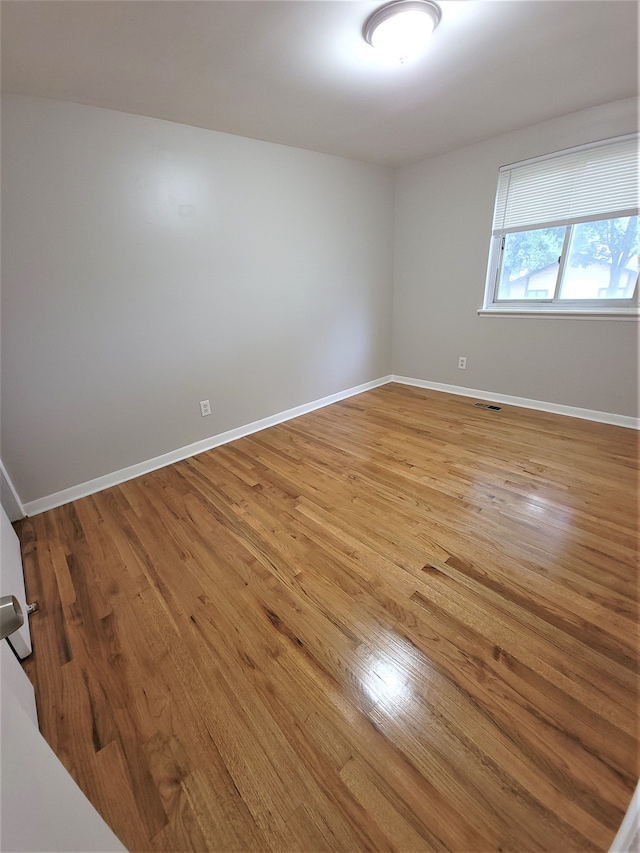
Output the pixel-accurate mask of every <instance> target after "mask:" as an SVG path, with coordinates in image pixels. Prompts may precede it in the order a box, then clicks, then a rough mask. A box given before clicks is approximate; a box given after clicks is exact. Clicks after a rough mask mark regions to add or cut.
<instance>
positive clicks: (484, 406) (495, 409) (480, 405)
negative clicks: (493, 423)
mask: <svg viewBox="0 0 640 853" xmlns="http://www.w3.org/2000/svg"><path fill="white" fill-rule="evenodd" d="M473 405H474V406H475V407H476V408H477V409H489V411H490V412H499V411H501V409H502V406H492V405H491V404H490V403H474V404H473Z"/></svg>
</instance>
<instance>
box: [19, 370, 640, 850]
mask: <svg viewBox="0 0 640 853" xmlns="http://www.w3.org/2000/svg"><path fill="white" fill-rule="evenodd" d="M636 463H637V435H636V433H634V432H633V431H632V430H626V429H622V428H619V427H612V426H607V425H603V424H595V423H590V422H587V421H579V420H575V419H570V418H566V417H561V416H556V415H550V414H545V413H541V412H534V411H527V410H523V409H516V408H511V407H506V408H503V410H502V411H500V412H490V411H484V410H481V409H477V408H474V407H473V400H470V399H467V398H462V397H455V396H451V395H447V394H441V393H437V392H432V391H424V390H419V389H415V388H408V387H403V386H399V385H387V386H384V387H381V388H378V389H376V390H374V391H369V392H366V393H364V394H361V395H359V396H357V397H353V398H351V399H348V400H346V401H343V402H341V403H336V404H335V405H332V406H330V407H327V408H324V409H320V410H318V411H316V412H314V413H311V414H308V415H304V416H303V417H300V418H298V419H296V420H294V421H289V422H288V423H285V424H282V425H280V426H276V427H272V428H270V429H268V430H265V431H263V432H261V433H258V434H255V435H252V436H249V437H247V438H243V439H240V440H239V441H236V442H234V443H233V444H229V445H226V446H223V447H219V448H217V449H215V450H212V451H209V452H207V453H203V454H201V455H199V456H197V457H194V458H192V459H187V460H185V461H183V462H180V463H178V464H176V465H172V466H171V467H168V468H163V469H161V470H159V471H156V472H154V473H152V474H149V475H146V476H143V477H140V478H138V479H136V480H132V481H130V482H127V483H124V484H122V485H121V486H118V487H115V488H111V489H107V490H106V491H103V492H101V493H99V494H96V495H93V496H91V497H88V498H84V499H83V500H79V501H75V502H74V503H73V504H69V505H67V506H64V507H61V508H59V509H56V510H52V511H50V512H47V513H44V514H42V515H40V516H36V517H34V518H31V519H28V520H26V521H25V522H23V523H22V525H21V527H20V530H19V532H20V535H21V540H22V544H23V552H24V561H25V572H26V581H27V590H28V594H29V597H30V599H31V600H34V599H35V600H37V601H38V602H39V604H40V608H41V609H40V612H38V613H36V614H35V615H34V616H33V617H32V622H31V624H32V633H33V639H34V647H35V652H34V655H33V657H32V659H31V661H30V662H29V663H28V665H27V669H28V672H29V674H30V677H31V678H32V680H33V681H34V684H35V686H36V696H37V703H38V711H39V716H40V723H41V728H42V731H43V734H44V735H45V737H46V738H47V740H48V741H49V743H50V744H51V746H52V747H53V748H54V750H55V751H56V752H57V754H58V755H59V756H60V758H61V759H62V761H63V762H64V764H65V765H66V766H67V768H68V769H69V771H70V772H71V773H72V775H73V776H74V777H75V779H76V780H77V781H78V783H79V784H80V786H81V787H82V788H83V789H84V791H85V792H86V794H87V796H88V797H89V799H90V800H91V801H92V802H93V803H94V804H95V806H96V807H97V808H98V810H99V811H100V812H101V814H102V815H103V816H104V817H105V819H106V820H107V822H108V823H109V824H110V825H111V826H112V827H113V829H114V831H115V832H116V834H117V835H118V836H119V837H120V838H121V840H122V841H123V843H124V844H125V845H126V846H127V847H128V848H129V849H130V850H132V851H134V850H136V851H137V850H158V851H182V850H185V851H186V850H208V851H231V850H235V851H291V853H296V852H297V853H303V851H328V850H340V851H365V850H380V851H392V850H395V851H404V852H405V853H409V852H410V851H411V853H414V851H421V850H438V851H439V850H451V851H460V852H462V851H505V852H506V851H529V850H543V851H554V853H565V852H566V851H592V850H607V849H608V847H609V845H610V843H611V841H612V840H613V837H614V835H615V833H616V830H617V828H618V826H619V824H620V822H621V820H622V818H623V815H624V812H625V809H626V808H627V805H628V803H629V800H630V798H631V794H632V792H633V788H634V787H635V783H636V779H637V775H638V744H637V740H636V737H637V698H638V697H637V680H636V673H637V658H636V655H637V635H636V625H637V610H636V606H637V602H636V580H637V578H636V554H637V528H636V523H637V520H636V515H637V464H636Z"/></svg>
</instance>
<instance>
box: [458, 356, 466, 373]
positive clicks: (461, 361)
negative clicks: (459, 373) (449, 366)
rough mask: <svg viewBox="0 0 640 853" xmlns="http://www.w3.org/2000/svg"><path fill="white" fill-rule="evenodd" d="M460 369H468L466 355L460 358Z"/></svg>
mask: <svg viewBox="0 0 640 853" xmlns="http://www.w3.org/2000/svg"><path fill="white" fill-rule="evenodd" d="M458 367H459V368H460V370H466V369H467V357H466V355H461V356H458Z"/></svg>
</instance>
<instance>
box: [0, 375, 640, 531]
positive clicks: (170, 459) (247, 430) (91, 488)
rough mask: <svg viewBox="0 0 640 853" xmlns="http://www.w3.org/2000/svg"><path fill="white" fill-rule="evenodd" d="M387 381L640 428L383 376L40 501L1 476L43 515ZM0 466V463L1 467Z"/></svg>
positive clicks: (553, 406) (590, 413)
mask: <svg viewBox="0 0 640 853" xmlns="http://www.w3.org/2000/svg"><path fill="white" fill-rule="evenodd" d="M388 382H398V383H400V384H402V385H414V386H416V387H418V388H428V389H430V390H432V391H444V392H445V393H447V394H459V395H461V396H463V397H477V398H478V399H480V400H489V401H491V402H493V403H504V404H505V405H511V406H520V407H522V408H525V409H538V410H539V411H543V412H552V413H554V414H558V415H568V416H570V417H574V418H583V419H585V420H590V421H597V422H599V423H605V424H613V425H614V426H623V427H629V428H631V429H640V419H639V418H632V417H628V416H626V415H616V414H612V413H610V412H597V411H594V410H591V409H579V408H577V407H575V406H561V405H558V404H557V403H546V402H544V401H542V400H529V399H528V398H526V397H511V396H508V395H506V394H495V393H494V392H492V391H480V390H478V389H476V388H464V387H461V386H459V385H444V384H442V383H440V382H429V381H427V380H425V379H412V378H411V377H408V376H395V375H393V376H383V377H381V378H380V379H374V380H373V381H372V382H365V383H364V384H363V385H357V386H355V387H353V388H348V389H347V390H345V391H340V392H338V393H337V394H331V395H330V396H328V397H322V398H321V399H319V400H313V401H312V402H311V403H305V404H304V405H302V406H297V407H296V408H294V409H288V410H287V411H285V412H280V413H278V414H276V415H271V416H270V417H268V418H262V420H259V421H254V422H253V423H250V424H246V425H245V426H241V427H238V428H236V429H232V430H228V431H227V432H223V433H219V434H218V435H214V436H211V437H210V438H205V439H203V440H202V441H197V442H195V443H194V444H189V445H187V446H185V447H179V448H178V449H177V450H172V451H170V452H169V453H164V454H163V455H162V456H156V457H154V458H153V459H147V460H146V461H144V462H139V463H137V464H136V465H130V466H129V467H128V468H121V469H120V470H119V471H114V472H113V473H111V474H105V475H104V476H103V477H96V478H95V479H94V480H88V481H87V482H85V483H80V484H79V485H77V486H72V487H71V488H69V489H63V490H62V491H60V492H55V493H54V494H52V495H47V496H45V497H43V498H38V499H37V500H35V501H28V502H27V503H25V504H22V503H21V501H20V498H19V497H18V495H17V493H16V491H15V489H14V488H13V484H12V483H11V480H10V479H9V478H8V477H7V475H6V471H4V468H2V471H3V473H4V476H5V477H7V482H8V483H9V486H10V488H11V490H12V492H13V494H14V496H15V498H16V501H17V503H18V505H19V507H20V508H21V510H22V512H23V515H25V516H31V515H38V514H39V513H41V512H46V510H48V509H54V508H55V507H57V506H62V505H63V504H66V503H70V502H71V501H75V500H78V499H79V498H85V497H87V496H88V495H93V494H95V493H96V492H100V491H102V489H108V488H109V487H110V486H117V485H118V484H119V483H124V482H126V481H127V480H132V479H133V478H134V477H140V476H141V475H143V474H148V473H150V472H151V471H155V470H157V469H158V468H164V467H165V465H172V464H173V463H174V462H180V461H181V460H182V459H188V458H189V457H190V456H195V455H196V454H198V453H203V452H204V451H205V450H212V449H213V448H214V447H219V446H220V445H221V444H227V443H228V442H230V441H235V440H236V439H238V438H242V437H243V436H245V435H251V434H252V433H254V432H259V431H260V430H262V429H266V428H267V427H270V426H275V425H276V424H280V423H283V422H284V421H288V420H291V419H292V418H297V417H299V416H300V415H304V414H307V413H308V412H313V411H314V410H315V409H320V408H322V407H323V406H329V405H331V403H337V402H338V401H340V400H345V399H347V398H348V397H353V396H355V395H356V394H361V393H362V392H363V391H370V390H371V389H372V388H378V387H379V386H380V385H386V384H387V383H388ZM1 464H2V463H1V462H0V465H1Z"/></svg>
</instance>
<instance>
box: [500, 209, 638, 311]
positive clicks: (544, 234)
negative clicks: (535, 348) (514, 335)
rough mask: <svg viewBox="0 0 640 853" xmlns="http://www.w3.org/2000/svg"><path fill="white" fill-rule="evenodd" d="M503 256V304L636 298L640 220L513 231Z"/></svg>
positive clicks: (506, 239) (625, 218) (504, 240)
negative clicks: (519, 301) (510, 301)
mask: <svg viewBox="0 0 640 853" xmlns="http://www.w3.org/2000/svg"><path fill="white" fill-rule="evenodd" d="M501 253H502V257H501V260H500V274H499V281H498V291H497V299H498V300H521V299H535V300H553V299H558V300H582V299H589V300H592V299H631V298H632V297H633V295H634V291H635V287H636V282H637V279H638V217H637V216H623V217H618V218H616V219H599V220H596V221H594V222H581V223H579V224H575V225H567V226H559V227H555V228H536V229H533V230H531V231H516V232H512V233H508V234H505V235H504V236H503V238H502V247H501Z"/></svg>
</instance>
